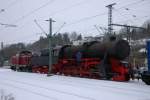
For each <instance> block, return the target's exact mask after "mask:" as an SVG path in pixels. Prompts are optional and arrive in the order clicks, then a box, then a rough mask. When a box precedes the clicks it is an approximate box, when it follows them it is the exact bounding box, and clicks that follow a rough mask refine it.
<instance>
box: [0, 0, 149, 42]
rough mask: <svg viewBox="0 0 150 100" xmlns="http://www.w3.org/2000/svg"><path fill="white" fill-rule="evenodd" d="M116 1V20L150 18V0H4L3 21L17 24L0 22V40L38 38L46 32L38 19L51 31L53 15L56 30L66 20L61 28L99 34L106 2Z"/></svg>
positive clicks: (128, 21)
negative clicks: (50, 19)
mask: <svg viewBox="0 0 150 100" xmlns="http://www.w3.org/2000/svg"><path fill="white" fill-rule="evenodd" d="M114 2H115V3H117V4H116V5H115V6H114V10H113V23H118V24H129V25H136V26H141V25H142V24H143V23H144V21H146V20H148V19H150V10H149V9H150V0H0V23H3V24H13V25H17V27H6V26H4V25H0V42H4V44H11V43H17V42H26V43H30V42H34V41H36V40H38V38H39V37H40V36H41V35H42V36H44V34H40V33H42V31H41V29H39V27H38V26H37V25H36V24H35V22H34V20H35V19H36V20H37V22H38V23H39V24H40V25H41V26H42V27H43V29H44V30H45V31H46V32H48V28H49V27H48V25H49V24H48V22H46V21H45V20H46V19H49V18H53V19H54V20H55V21H56V22H55V23H53V32H54V33H55V32H56V31H57V30H59V28H60V27H61V26H62V25H63V23H64V22H65V23H66V24H65V26H64V27H63V28H62V29H61V30H60V31H59V32H72V31H77V32H79V33H82V34H83V35H84V36H90V35H91V36H95V35H99V34H100V33H98V32H97V30H96V29H95V28H94V25H98V26H102V27H106V28H107V24H108V8H106V7H105V6H106V5H108V4H111V3H114ZM2 9H4V11H2ZM92 16H95V17H92ZM114 29H115V28H114Z"/></svg>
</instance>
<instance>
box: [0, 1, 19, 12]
mask: <svg viewBox="0 0 150 100" xmlns="http://www.w3.org/2000/svg"><path fill="white" fill-rule="evenodd" d="M18 1H20V0H14V1H12V2H11V3H9V4H8V5H7V6H6V7H4V8H1V11H0V13H2V12H5V11H6V10H8V9H9V8H10V7H12V6H14V5H15V4H17V2H18Z"/></svg>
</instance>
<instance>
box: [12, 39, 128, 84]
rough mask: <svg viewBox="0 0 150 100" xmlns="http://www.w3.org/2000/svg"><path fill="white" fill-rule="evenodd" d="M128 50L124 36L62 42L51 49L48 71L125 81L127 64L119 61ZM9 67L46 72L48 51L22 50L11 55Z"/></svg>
mask: <svg viewBox="0 0 150 100" xmlns="http://www.w3.org/2000/svg"><path fill="white" fill-rule="evenodd" d="M129 53H130V46H129V43H128V42H127V41H126V40H122V39H120V40H113V39H112V40H110V41H104V42H99V41H93V42H86V43H84V44H83V45H78V46H74V45H65V46H62V47H60V48H53V49H52V67H51V73H53V74H59V75H69V76H77V77H88V78H96V79H107V80H114V81H128V80H129V78H130V77H129V74H130V73H129V68H128V65H127V63H124V62H122V61H123V60H125V59H126V58H127V57H128V56H129ZM11 69H13V70H18V71H27V72H38V73H48V70H49V51H48V50H43V51H41V54H40V55H33V54H32V53H31V52H29V51H22V52H20V53H19V54H17V55H15V56H13V57H12V58H11Z"/></svg>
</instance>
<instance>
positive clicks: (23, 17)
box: [14, 0, 55, 23]
mask: <svg viewBox="0 0 150 100" xmlns="http://www.w3.org/2000/svg"><path fill="white" fill-rule="evenodd" d="M54 1H55V0H50V1H48V2H46V3H44V4H43V5H42V6H40V7H38V8H36V9H34V10H32V11H30V12H29V13H27V14H26V15H23V16H22V17H20V18H19V19H17V20H15V21H14V22H16V23H17V22H19V21H22V20H23V19H25V18H27V17H28V16H30V15H32V14H34V13H35V12H37V11H39V10H40V9H42V8H44V7H46V6H48V5H49V4H52V3H53V2H54Z"/></svg>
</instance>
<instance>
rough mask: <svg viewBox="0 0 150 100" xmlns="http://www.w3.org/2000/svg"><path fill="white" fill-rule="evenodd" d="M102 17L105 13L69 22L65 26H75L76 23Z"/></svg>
mask: <svg viewBox="0 0 150 100" xmlns="http://www.w3.org/2000/svg"><path fill="white" fill-rule="evenodd" d="M103 15H106V13H101V14H97V15H93V16H89V17H85V18H82V19H79V20H77V21H74V22H71V23H69V24H67V25H66V26H70V25H74V24H77V23H80V22H83V21H87V20H90V19H93V18H95V17H98V16H103Z"/></svg>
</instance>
